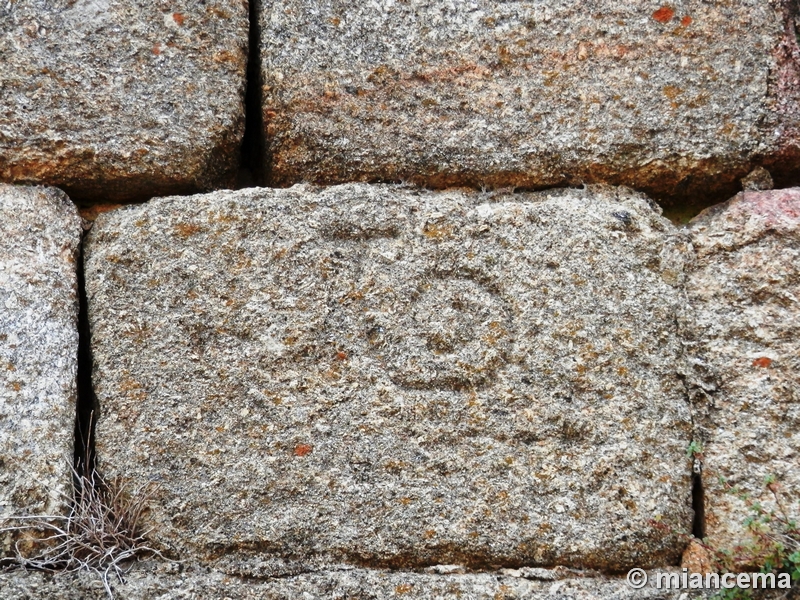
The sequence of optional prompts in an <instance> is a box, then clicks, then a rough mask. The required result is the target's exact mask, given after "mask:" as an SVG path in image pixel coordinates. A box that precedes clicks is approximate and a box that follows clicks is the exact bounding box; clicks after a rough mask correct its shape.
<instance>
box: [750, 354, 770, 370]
mask: <svg viewBox="0 0 800 600" xmlns="http://www.w3.org/2000/svg"><path fill="white" fill-rule="evenodd" d="M753 366H754V367H761V368H762V369H766V368H767V367H770V366H772V359H771V358H767V357H766V356H759V357H758V358H757V359H755V360H754V361H753Z"/></svg>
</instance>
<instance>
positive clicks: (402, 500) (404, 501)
mask: <svg viewBox="0 0 800 600" xmlns="http://www.w3.org/2000/svg"><path fill="white" fill-rule="evenodd" d="M400 504H402V505H403V506H408V505H409V504H411V498H409V497H408V496H404V497H403V498H400Z"/></svg>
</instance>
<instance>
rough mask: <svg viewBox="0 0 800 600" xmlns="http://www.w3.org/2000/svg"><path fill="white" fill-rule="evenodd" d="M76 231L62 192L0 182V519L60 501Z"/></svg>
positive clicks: (65, 467) (72, 348)
mask: <svg viewBox="0 0 800 600" xmlns="http://www.w3.org/2000/svg"><path fill="white" fill-rule="evenodd" d="M81 232H82V230H81V219H80V217H79V216H78V212H77V210H76V209H75V207H74V206H73V205H72V203H71V202H70V200H69V199H68V198H67V197H66V196H65V195H64V193H63V192H60V191H59V190H56V189H52V188H27V187H18V186H10V185H2V184H0V521H2V520H3V518H5V517H8V516H11V515H20V514H25V513H32V514H54V513H56V512H58V511H62V510H65V508H66V506H67V505H68V503H69V499H70V498H69V492H70V489H71V488H70V476H71V472H70V462H71V460H72V452H73V438H74V435H73V429H74V426H75V398H76V393H77V389H76V385H77V382H76V376H77V363H78V327H77V321H78V295H77V271H76V267H77V255H78V244H79V243H80V240H81ZM13 524H17V523H13ZM7 525H8V523H3V524H2V525H0V526H3V527H4V526H7ZM16 541H17V537H16V536H14V537H12V536H11V534H9V533H5V534H3V535H0V557H2V556H5V555H6V554H8V553H9V551H10V550H11V546H10V544H12V543H14V542H16Z"/></svg>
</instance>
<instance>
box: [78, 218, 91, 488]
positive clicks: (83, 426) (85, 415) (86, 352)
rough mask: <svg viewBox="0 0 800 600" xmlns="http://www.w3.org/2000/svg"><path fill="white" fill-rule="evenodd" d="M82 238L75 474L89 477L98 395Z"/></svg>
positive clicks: (79, 286) (79, 274) (79, 280)
mask: <svg viewBox="0 0 800 600" xmlns="http://www.w3.org/2000/svg"><path fill="white" fill-rule="evenodd" d="M85 239H86V235H85V234H84V239H83V240H81V245H80V252H79V255H78V303H79V304H78V306H79V311H78V397H77V402H76V413H75V447H74V457H73V460H74V466H75V472H76V475H78V476H81V477H89V476H90V475H91V474H93V473H94V467H95V450H94V419H93V415H94V409H95V406H96V398H95V395H94V390H93V388H92V347H91V342H90V332H89V314H88V302H87V299H86V279H85V276H84V269H83V246H84V241H85Z"/></svg>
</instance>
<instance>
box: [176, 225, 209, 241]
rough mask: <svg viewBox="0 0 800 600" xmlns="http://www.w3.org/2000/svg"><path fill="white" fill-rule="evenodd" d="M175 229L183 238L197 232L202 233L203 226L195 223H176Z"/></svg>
mask: <svg viewBox="0 0 800 600" xmlns="http://www.w3.org/2000/svg"><path fill="white" fill-rule="evenodd" d="M173 230H174V231H175V233H176V234H177V235H179V236H180V237H182V238H183V239H186V238H189V237H191V236H193V235H195V234H197V233H200V232H201V231H202V230H203V228H202V227H200V226H199V225H195V224H193V223H178V224H177V225H175V227H173Z"/></svg>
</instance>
